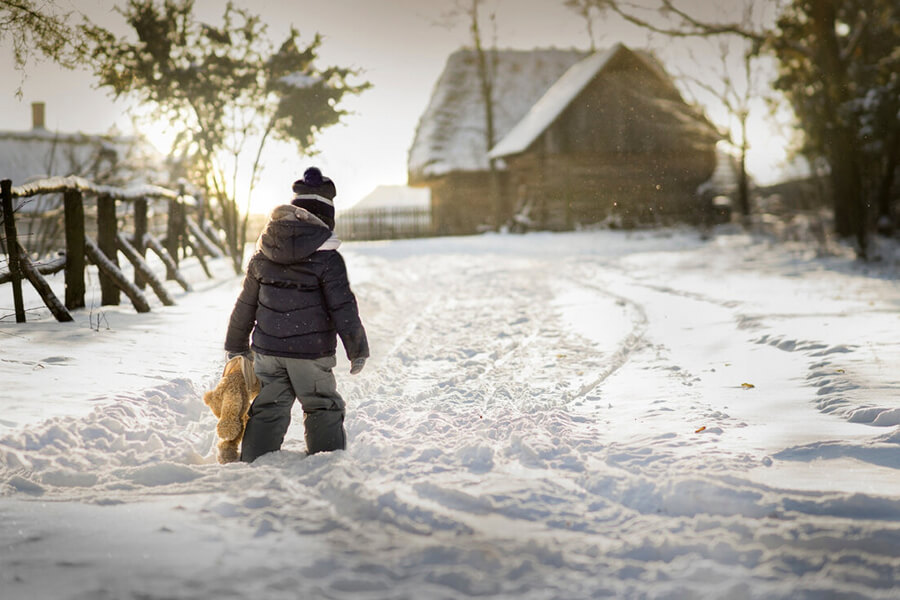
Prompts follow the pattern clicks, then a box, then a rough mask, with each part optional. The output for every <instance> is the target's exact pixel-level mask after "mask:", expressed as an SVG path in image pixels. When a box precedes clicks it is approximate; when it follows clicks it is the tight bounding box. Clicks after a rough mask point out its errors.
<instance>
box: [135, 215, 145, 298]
mask: <svg viewBox="0 0 900 600" xmlns="http://www.w3.org/2000/svg"><path fill="white" fill-rule="evenodd" d="M146 234H147V199H146V198H138V199H137V200H135V201H134V238H133V240H132V242H133V247H134V250H135V252H137V253H138V255H139V256H140V257H141V258H146V256H147V244H146V243H145V242H144V236H145V235H146ZM134 283H135V285H137V286H138V289H141V290H143V289H144V287H145V286H146V285H147V281H146V279H145V278H144V277H143V276H142V275H141V271H140V269H135V270H134Z"/></svg>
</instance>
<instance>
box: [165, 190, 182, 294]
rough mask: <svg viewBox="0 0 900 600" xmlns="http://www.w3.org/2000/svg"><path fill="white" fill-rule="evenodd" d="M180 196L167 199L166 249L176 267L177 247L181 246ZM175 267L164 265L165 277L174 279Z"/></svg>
mask: <svg viewBox="0 0 900 600" xmlns="http://www.w3.org/2000/svg"><path fill="white" fill-rule="evenodd" d="M180 220H181V196H179V197H178V198H172V199H170V200H169V218H168V222H167V223H166V250H167V251H168V252H169V255H170V256H171V257H172V260H173V261H174V266H175V269H177V268H178V258H179V254H178V252H179V248H180V247H181V230H182V228H181V226H180V225H179V221H180ZM175 269H173V268H171V267H170V266H168V265H166V279H175Z"/></svg>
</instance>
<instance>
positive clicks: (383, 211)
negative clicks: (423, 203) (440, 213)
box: [335, 207, 434, 240]
mask: <svg viewBox="0 0 900 600" xmlns="http://www.w3.org/2000/svg"><path fill="white" fill-rule="evenodd" d="M335 221H336V222H335V233H336V234H337V235H338V237H340V238H341V239H342V240H393V239H400V238H415V237H427V236H430V235H434V226H433V224H432V221H431V209H430V208H423V207H401V208H370V209H364V210H363V209H360V210H353V209H351V210H348V211H347V212H343V213H341V214H340V215H338V217H337V219H336V220H335Z"/></svg>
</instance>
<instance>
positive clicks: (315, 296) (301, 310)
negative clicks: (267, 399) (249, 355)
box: [225, 206, 369, 360]
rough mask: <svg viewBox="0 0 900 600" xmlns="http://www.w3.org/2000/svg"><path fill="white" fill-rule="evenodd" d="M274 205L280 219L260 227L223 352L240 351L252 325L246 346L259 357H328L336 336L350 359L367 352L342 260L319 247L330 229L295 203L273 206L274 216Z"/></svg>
mask: <svg viewBox="0 0 900 600" xmlns="http://www.w3.org/2000/svg"><path fill="white" fill-rule="evenodd" d="M279 210H281V213H280V218H272V219H270V220H269V222H268V223H267V224H266V227H265V229H264V230H263V233H262V235H261V236H260V239H259V242H258V243H257V252H256V254H254V255H253V257H252V258H251V259H250V263H249V264H248V265H247V275H246V276H245V277H244V284H243V289H242V290H241V293H240V296H239V297H238V299H237V302H236V303H235V305H234V310H233V311H232V313H231V320H230V321H229V324H228V333H227V334H226V336H225V350H226V351H227V352H244V351H246V350H247V349H248V338H249V337H250V333H251V330H252V332H253V336H252V337H253V340H252V346H251V347H252V349H253V350H254V351H255V352H259V353H261V354H270V355H275V356H286V357H291V358H306V359H314V358H322V357H324V356H332V355H334V353H335V350H336V347H337V338H336V335H340V337H341V341H342V342H343V344H344V349H345V350H346V351H347V357H348V358H349V359H351V360H352V359H354V358H360V357H368V356H369V344H368V341H367V339H366V332H365V329H364V328H363V326H362V323H361V322H360V319H359V310H358V308H357V305H356V297H355V296H354V295H353V292H352V291H351V290H350V283H349V281H348V280H347V268H346V266H345V265H344V259H343V258H342V257H341V255H340V254H338V252H337V251H336V250H333V249H328V250H325V249H320V248H321V247H322V246H323V244H325V247H326V248H328V247H329V244H326V242H327V241H328V240H329V238H331V230H330V229H328V227H327V226H326V225H324V224H323V223H322V222H321V221H319V220H318V219H316V217H315V216H313V215H311V214H309V213H307V212H306V211H305V210H303V209H302V208H296V207H290V206H284V207H278V208H277V209H276V210H275V211H273V217H275V216H276V215H277V214H279V213H278V212H277V211H279ZM298 216H299V218H298Z"/></svg>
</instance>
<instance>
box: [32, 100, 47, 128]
mask: <svg viewBox="0 0 900 600" xmlns="http://www.w3.org/2000/svg"><path fill="white" fill-rule="evenodd" d="M31 128H32V129H44V103H43V102H32V103H31Z"/></svg>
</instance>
